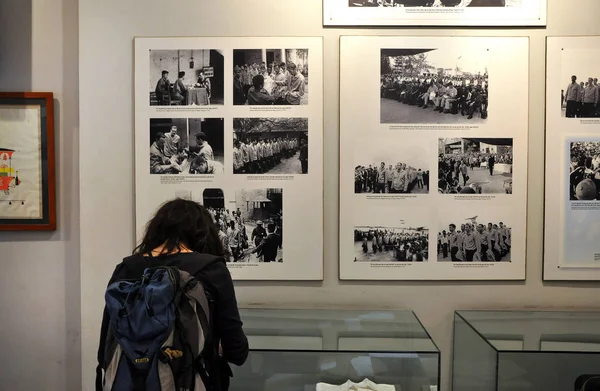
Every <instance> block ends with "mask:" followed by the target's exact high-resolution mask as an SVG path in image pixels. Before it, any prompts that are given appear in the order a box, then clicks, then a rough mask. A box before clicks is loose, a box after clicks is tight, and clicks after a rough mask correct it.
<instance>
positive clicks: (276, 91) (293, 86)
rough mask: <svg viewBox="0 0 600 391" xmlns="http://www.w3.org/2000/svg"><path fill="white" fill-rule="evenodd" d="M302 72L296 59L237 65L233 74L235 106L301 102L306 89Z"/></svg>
mask: <svg viewBox="0 0 600 391" xmlns="http://www.w3.org/2000/svg"><path fill="white" fill-rule="evenodd" d="M303 72H305V73H306V72H307V70H306V69H298V66H297V65H296V64H294V63H293V62H288V63H287V64H286V63H285V62H282V63H279V64H276V63H273V64H271V65H270V66H269V67H267V65H266V64H265V63H264V62H262V63H261V64H256V63H254V64H251V65H248V64H244V65H243V66H240V65H236V66H235V67H234V75H233V104H234V105H245V104H248V105H299V104H301V102H302V98H303V97H304V94H305V92H306V80H305V75H304V74H303Z"/></svg>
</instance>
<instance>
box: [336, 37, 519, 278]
mask: <svg viewBox="0 0 600 391" xmlns="http://www.w3.org/2000/svg"><path fill="white" fill-rule="evenodd" d="M340 45H341V53H340V57H341V76H340V83H341V92H340V277H341V279H349V280H522V279H524V278H525V242H526V241H525V235H526V207H527V131H528V111H527V107H528V95H529V94H528V85H529V83H528V72H529V66H528V64H529V63H528V56H529V51H528V49H529V40H528V38H521V37H515V38H488V37H477V38H475V37H473V38H471V37H435V38H434V37H357V36H353V37H350V36H344V37H342V38H341V42H340ZM432 82H433V85H432ZM440 83H441V84H440ZM438 84H439V85H438ZM440 107H441V108H440ZM486 114H487V115H486ZM381 165H383V167H384V168H385V169H383V168H381ZM375 167H377V169H374V168H375ZM451 224H454V225H455V228H456V229H455V232H454V233H452V234H451V233H450V231H451V227H450V225H451ZM469 226H470V227H472V229H473V230H475V231H477V232H475V233H472V231H471V230H470V229H469ZM458 231H460V233H458ZM466 231H469V232H468V233H467V232H466ZM440 235H441V236H440ZM453 248H455V249H453ZM486 250H490V251H486Z"/></svg>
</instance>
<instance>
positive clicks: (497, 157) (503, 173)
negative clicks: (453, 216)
mask: <svg viewBox="0 0 600 391" xmlns="http://www.w3.org/2000/svg"><path fill="white" fill-rule="evenodd" d="M438 149H439V155H438V193H440V194H512V192H513V188H512V176H513V139H512V138H482V139H473V138H440V139H439V144H438Z"/></svg>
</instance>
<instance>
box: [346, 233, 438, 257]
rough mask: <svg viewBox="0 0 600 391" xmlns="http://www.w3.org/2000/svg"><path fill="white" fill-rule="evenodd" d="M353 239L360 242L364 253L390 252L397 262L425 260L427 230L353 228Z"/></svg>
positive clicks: (427, 238) (427, 246)
mask: <svg viewBox="0 0 600 391" xmlns="http://www.w3.org/2000/svg"><path fill="white" fill-rule="evenodd" d="M354 241H355V242H360V243H362V250H363V253H364V254H368V253H373V254H378V253H388V254H389V253H391V255H393V257H392V258H393V259H394V260H396V261H398V262H423V261H427V259H428V253H429V233H428V232H427V231H417V230H403V232H395V230H391V229H369V230H361V229H355V230H354Z"/></svg>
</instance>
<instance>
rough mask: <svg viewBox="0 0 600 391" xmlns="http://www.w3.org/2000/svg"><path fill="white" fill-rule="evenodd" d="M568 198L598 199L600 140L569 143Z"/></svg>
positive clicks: (599, 196) (599, 191)
mask: <svg viewBox="0 0 600 391" xmlns="http://www.w3.org/2000/svg"><path fill="white" fill-rule="evenodd" d="M569 198H570V200H571V201H594V200H600V141H581V142H574V143H571V162H570V165H569Z"/></svg>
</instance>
